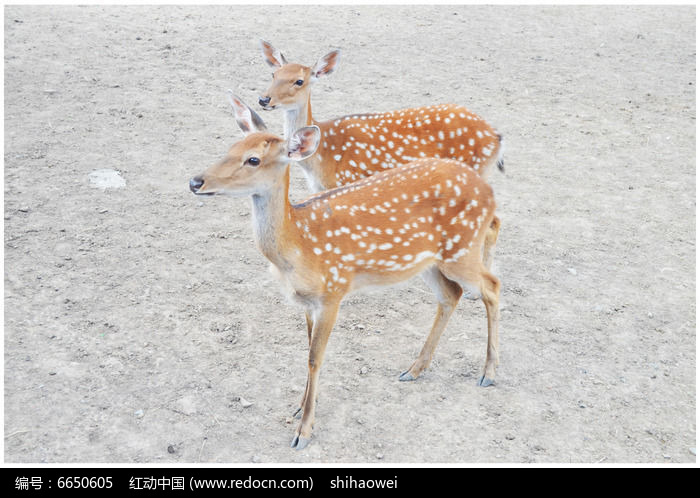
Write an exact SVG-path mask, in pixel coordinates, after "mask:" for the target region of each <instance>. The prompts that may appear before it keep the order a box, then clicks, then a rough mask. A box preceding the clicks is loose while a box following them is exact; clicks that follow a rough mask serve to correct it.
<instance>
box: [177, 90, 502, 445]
mask: <svg viewBox="0 0 700 498" xmlns="http://www.w3.org/2000/svg"><path fill="white" fill-rule="evenodd" d="M231 102H232V104H233V107H234V112H235V114H236V119H237V121H238V123H239V125H240V127H241V129H242V130H244V132H245V133H246V136H245V138H244V139H243V140H241V141H239V142H238V143H236V144H234V145H233V146H232V147H231V148H230V149H229V151H228V154H227V155H226V156H225V157H224V158H223V159H222V160H221V161H219V162H217V163H216V164H214V165H213V166H211V167H210V168H209V169H207V170H206V171H204V173H203V174H201V175H198V176H196V177H194V178H192V179H191V180H190V189H191V190H192V192H194V193H195V194H197V195H214V194H225V195H231V196H237V197H240V196H250V197H251V199H252V204H253V229H254V236H255V240H256V242H257V245H258V248H259V249H260V251H261V252H262V253H263V254H264V255H265V256H266V257H267V259H268V260H269V261H270V262H271V269H272V270H273V272H274V273H275V275H276V276H277V278H278V279H279V281H280V283H281V285H282V287H283V288H284V289H285V290H286V292H287V294H288V295H289V296H290V298H291V299H292V300H293V301H294V302H296V303H298V304H300V305H301V306H302V307H303V308H304V309H305V312H306V323H307V332H308V341H309V358H308V376H307V383H306V390H305V392H304V396H303V398H302V400H301V403H300V405H299V409H298V410H297V412H296V413H295V415H296V414H298V413H299V412H301V413H302V416H301V421H300V423H299V426H298V427H297V429H296V431H295V435H294V438H293V440H292V447H293V448H296V449H302V448H304V447H305V446H307V445H308V443H309V441H310V439H311V432H312V425H313V423H314V413H315V407H316V397H317V394H318V389H319V388H318V382H319V372H320V369H321V364H322V363H323V357H324V352H325V349H326V345H327V343H328V339H329V336H330V333H331V330H332V328H333V325H334V324H335V321H336V318H337V316H338V309H339V306H340V303H341V301H342V299H343V298H344V297H345V296H347V295H348V294H349V293H351V292H355V291H357V290H360V289H362V288H364V287H368V286H386V285H392V284H396V283H398V282H401V281H404V280H407V279H409V278H411V277H413V276H416V275H420V276H421V277H422V278H423V279H424V281H425V282H426V283H427V284H428V286H429V287H430V288H431V290H432V291H433V292H434V293H435V295H436V296H437V300H438V308H437V314H436V316H435V320H434V323H433V326H432V329H431V331H430V334H429V336H428V338H427V340H426V342H425V345H424V346H423V348H422V350H421V352H420V354H419V356H418V358H417V359H416V360H415V361H414V362H413V364H412V365H411V367H410V368H409V369H408V370H407V371H406V372H404V373H403V374H401V376H400V377H399V380H402V381H410V380H414V379H416V378H417V377H418V376H419V374H420V373H421V372H422V371H423V370H424V369H425V368H427V367H428V365H429V364H430V361H431V359H432V356H433V352H434V351H435V348H436V346H437V342H438V340H439V338H440V335H441V334H442V332H443V330H444V329H445V326H446V325H447V322H448V320H449V318H450V316H451V314H452V312H453V310H454V309H455V307H456V305H457V303H458V301H459V298H460V296H461V295H462V293H463V292H466V293H467V294H468V296H469V297H470V298H472V299H478V298H481V299H482V301H483V302H484V305H485V306H486V316H487V322H488V343H487V348H486V364H485V367H484V371H483V373H482V375H481V376H480V378H479V380H478V384H479V385H480V386H488V385H490V384H492V383H493V381H494V378H495V374H496V366H497V364H498V301H499V295H500V282H499V280H498V279H497V278H496V277H495V276H494V275H492V274H491V273H490V272H489V271H488V270H487V268H486V267H485V265H484V263H483V261H482V257H481V248H482V247H483V246H484V243H485V239H486V236H487V231H488V227H489V225H490V223H491V221H492V220H493V217H494V211H495V209H496V203H495V200H494V196H493V191H492V189H491V187H490V186H489V185H488V184H487V183H486V182H485V181H484V180H483V179H482V178H480V177H479V175H477V174H476V173H475V172H474V171H473V170H471V169H469V168H464V166H463V165H462V164H461V163H459V162H457V161H454V160H450V159H434V158H431V159H420V160H416V161H413V162H410V163H408V164H406V165H404V166H400V167H396V168H392V169H389V170H387V171H384V172H381V173H377V174H375V175H373V176H371V177H369V178H363V179H361V180H359V181H357V182H355V183H351V184H349V185H345V186H343V187H339V188H336V189H332V190H329V191H326V192H323V193H321V194H318V195H315V196H312V197H310V198H308V199H306V200H305V201H304V202H302V203H300V204H296V205H292V204H291V203H290V201H289V196H288V194H289V163H290V162H291V161H300V160H301V161H303V160H305V159H308V158H309V157H310V156H311V155H312V154H313V153H314V151H315V150H316V147H317V146H318V143H319V141H320V140H322V136H321V132H320V130H319V128H318V127H317V126H307V127H302V128H300V129H299V130H297V131H295V132H294V133H292V134H291V135H290V137H289V139H288V140H284V139H283V138H280V137H278V136H276V135H273V134H271V133H268V132H267V131H266V130H265V129H264V127H263V125H262V120H260V118H259V117H258V116H256V115H255V113H254V112H253V111H252V110H251V109H250V108H249V107H248V106H246V105H245V104H243V103H242V102H241V101H240V100H239V99H237V98H233V97H232V98H231Z"/></svg>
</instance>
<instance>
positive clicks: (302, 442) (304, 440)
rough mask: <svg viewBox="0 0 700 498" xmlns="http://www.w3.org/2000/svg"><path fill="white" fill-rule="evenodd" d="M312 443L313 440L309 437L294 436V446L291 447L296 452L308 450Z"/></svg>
mask: <svg viewBox="0 0 700 498" xmlns="http://www.w3.org/2000/svg"><path fill="white" fill-rule="evenodd" d="M310 442H311V438H309V437H302V436H294V439H292V444H291V445H290V446H291V447H292V448H294V449H295V450H297V451H299V450H303V449H304V448H306V447H307V446H308V445H309V443H310Z"/></svg>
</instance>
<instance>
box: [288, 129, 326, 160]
mask: <svg viewBox="0 0 700 498" xmlns="http://www.w3.org/2000/svg"><path fill="white" fill-rule="evenodd" d="M320 141H321V129H320V128H319V127H318V126H306V127H304V128H299V129H298V130H297V131H295V132H294V133H293V134H292V136H291V137H290V139H289V142H288V143H287V155H288V156H289V157H290V159H292V160H294V161H302V160H304V159H306V158H307V157H309V156H312V155H313V153H314V152H316V148H317V147H318V144H319V142H320Z"/></svg>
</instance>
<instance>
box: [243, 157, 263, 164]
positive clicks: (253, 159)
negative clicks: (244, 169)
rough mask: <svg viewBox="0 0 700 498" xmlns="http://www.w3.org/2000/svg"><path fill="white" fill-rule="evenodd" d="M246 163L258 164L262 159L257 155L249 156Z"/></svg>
mask: <svg viewBox="0 0 700 498" xmlns="http://www.w3.org/2000/svg"><path fill="white" fill-rule="evenodd" d="M246 164H250V165H251V166H258V165H259V164H260V159H258V158H257V157H249V158H248V160H247V161H246Z"/></svg>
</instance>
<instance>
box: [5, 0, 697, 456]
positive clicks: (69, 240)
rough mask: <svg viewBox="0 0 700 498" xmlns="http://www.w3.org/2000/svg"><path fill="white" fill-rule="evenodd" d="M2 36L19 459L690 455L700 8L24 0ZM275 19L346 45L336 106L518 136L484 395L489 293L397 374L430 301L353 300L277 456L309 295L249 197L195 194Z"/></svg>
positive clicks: (314, 42)
mask: <svg viewBox="0 0 700 498" xmlns="http://www.w3.org/2000/svg"><path fill="white" fill-rule="evenodd" d="M4 27H5V52H4V55H5V95H4V96H5V107H4V112H5V136H4V141H5V146H4V159H5V167H4V175H5V189H4V207H5V215H4V218H5V221H4V242H5V244H4V263H5V267H4V269H5V294H4V306H5V322H4V324H5V334H4V339H5V342H4V346H5V349H4V351H5V371H4V374H5V379H4V380H5V385H4V388H5V405H4V417H5V418H4V428H5V453H4V458H5V461H6V462H96V463H100V462H127V463H130V462H146V463H155V464H165V463H173V462H180V463H193V462H207V463H210V462H221V463H230V462H234V463H235V462H240V463H251V462H260V463H269V462H300V463H311V462H341V463H343V462H360V463H373V462H381V463H394V462H395V463H402V462H440V463H464V462H490V463H519V462H563V463H569V462H574V463H595V462H604V463H616V462H624V463H629V462H683V463H688V462H694V461H695V446H696V443H695V410H696V396H695V394H696V347H695V340H696V339H695V326H696V325H695V313H696V308H695V269H696V268H695V240H696V239H695V171H696V170H695V148H694V147H695V130H696V127H695V126H696V123H695V85H696V78H695V70H696V64H695V61H696V58H695V8H694V7H692V6H689V7H635V6H624V7H605V6H590V7H571V6H561V7H557V6H550V7H535V6H532V7H529V6H521V7H508V6H502V7H487V6H439V7H438V6H434V7H431V6H423V7H399V6H386V7H369V6H367V7H354V8H351V7H335V6H326V7H266V8H261V7H258V6H250V7H242V6H220V7H211V8H203V7H184V6H158V7H140V6H121V7H107V6H104V7H100V6H92V7H67V6H66V7H49V6H44V7H32V6H7V7H5V19H4ZM260 37H262V38H265V39H267V40H268V41H270V42H271V43H273V44H274V45H275V46H277V47H278V48H280V49H281V50H282V52H283V53H284V54H285V56H286V57H287V59H288V60H290V61H297V62H301V63H305V64H308V65H312V64H313V63H314V62H315V61H316V60H317V59H318V58H319V57H321V56H322V55H324V54H325V53H327V52H328V51H330V50H332V49H334V48H341V49H342V51H343V54H342V59H341V63H340V66H339V69H338V70H337V71H336V72H335V73H334V74H332V75H330V76H329V77H328V78H326V79H323V80H321V81H320V82H319V83H318V84H317V87H316V88H315V89H314V92H313V97H312V100H313V110H314V116H315V117H316V118H318V119H329V118H332V117H337V116H341V115H344V114H349V113H353V112H369V111H386V110H394V109H400V108H402V107H412V106H417V105H428V104H435V103H443V102H455V103H459V104H463V105H466V106H467V107H469V108H470V109H472V110H473V111H475V112H477V113H478V114H480V115H481V116H483V117H484V118H485V119H487V120H488V121H489V122H490V123H492V124H493V125H494V126H495V127H497V128H498V130H499V131H500V132H501V133H502V134H503V135H504V137H505V141H506V147H507V149H506V160H505V165H506V170H507V171H506V174H505V175H501V174H499V173H495V174H494V176H493V178H492V185H493V187H494V189H495V192H496V195H497V200H498V203H499V211H498V214H499V216H500V217H501V219H502V230H501V235H500V239H499V243H498V246H497V248H496V253H495V258H496V259H495V263H494V271H495V273H496V274H497V275H498V276H499V278H500V279H501V281H502V296H501V341H500V347H501V349H500V351H501V355H500V359H501V363H500V367H499V370H498V376H497V379H496V384H495V385H494V386H493V387H489V388H479V387H477V385H476V380H477V377H478V374H479V372H480V369H481V367H482V365H483V361H484V356H485V350H486V319H485V310H484V307H483V305H482V303H481V302H479V301H476V302H472V301H466V300H463V301H462V302H461V303H460V306H459V307H458V309H457V311H456V312H455V314H454V316H453V318H452V320H451V322H450V323H449V325H448V328H447V330H446V331H445V334H444V336H443V337H442V339H441V342H440V344H439V346H438V348H437V352H436V355H435V358H434V360H433V363H432V365H431V366H430V368H429V369H428V370H427V371H426V372H424V374H423V375H422V376H421V377H420V378H419V379H418V380H417V381H416V382H408V383H406V382H399V381H398V376H399V374H400V373H401V372H402V371H404V370H405V369H406V368H407V367H408V366H409V365H410V364H411V362H412V361H413V359H414V358H415V357H416V355H417V354H418V351H419V350H420V347H421V345H422V343H423V341H424V339H425V337H426V336H427V334H428V330H429V328H430V325H431V323H432V320H433V314H434V312H435V299H434V297H433V296H432V294H431V293H430V291H429V289H428V288H427V287H426V286H425V285H424V284H423V283H422V281H420V280H415V281H410V282H408V283H407V284H406V285H404V286H403V287H400V288H391V289H386V290H383V291H377V292H374V293H371V294H357V295H353V296H351V297H349V298H348V299H347V300H346V301H345V302H344V304H343V306H342V308H341V314H340V317H339V320H338V323H337V325H336V327H335V330H334V332H333V334H332V336H331V339H330V344H329V346H328V350H327V355H326V361H325V363H324V365H323V372H322V375H321V395H320V398H319V402H318V409H317V416H316V426H315V431H314V435H313V440H312V443H311V445H310V446H309V447H308V448H307V449H306V450H304V451H300V452H297V451H294V450H292V449H290V448H289V443H290V441H291V439H292V435H293V431H294V426H295V423H296V422H292V421H291V419H290V415H291V414H292V412H293V409H294V407H295V406H296V404H297V403H298V402H299V400H300V398H301V395H302V392H303V389H304V383H305V379H306V354H307V348H306V341H307V339H306V330H305V325H304V319H303V313H302V312H301V310H299V309H297V308H295V307H294V306H292V305H291V304H289V303H288V302H287V301H286V300H285V298H284V297H283V296H282V294H281V293H280V291H279V290H278V288H277V286H276V283H275V281H274V280H273V277H272V276H271V275H270V274H269V273H268V271H267V267H268V264H267V261H266V260H265V259H264V258H263V256H262V255H261V254H259V253H258V251H257V249H256V248H255V245H254V243H253V239H252V232H251V226H250V225H251V221H250V219H251V215H250V204H249V201H248V200H246V199H233V198H224V197H215V198H205V199H202V198H198V197H195V196H193V195H192V194H191V193H190V192H189V191H188V180H189V178H190V177H191V176H193V175H195V174H197V173H200V172H201V171H202V170H203V169H204V168H205V167H207V166H208V165H210V164H212V163H213V162H214V161H216V160H217V159H218V158H220V157H221V156H222V155H223V154H224V153H225V151H226V150H227V148H228V147H229V146H230V145H231V144H232V143H234V142H235V141H236V140H239V139H240V138H241V137H242V134H241V132H240V131H239V130H238V128H237V126H236V124H235V122H234V120H233V117H232V113H231V109H230V107H229V105H228V103H227V101H226V99H225V90H226V89H228V88H231V89H233V90H234V91H235V92H236V93H237V94H238V95H240V96H241V97H242V98H243V99H245V100H247V101H249V102H250V103H251V105H254V104H255V102H256V100H257V96H258V95H259V93H260V92H262V91H263V90H264V89H265V88H266V87H267V85H268V83H269V81H270V68H268V67H267V66H266V65H265V64H264V63H263V60H262V58H261V55H260V53H259V49H258V39H259V38H260ZM263 118H264V119H265V120H266V121H267V124H268V126H269V128H270V129H271V130H275V131H276V132H278V133H280V134H281V133H282V116H281V114H279V112H277V111H272V112H268V113H264V114H263ZM99 170H112V173H111V175H112V176H110V172H109V171H107V172H100V171H99ZM114 171H116V172H117V173H118V175H116V176H115V174H114ZM120 180H123V183H119V181H120ZM100 182H102V183H100ZM100 185H102V186H100ZM306 194H307V190H306V185H305V182H304V180H303V177H302V175H301V173H300V171H298V170H297V169H296V168H295V169H294V174H293V182H292V192H291V195H292V197H293V199H294V200H301V199H303V198H304V197H305V195H306Z"/></svg>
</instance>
